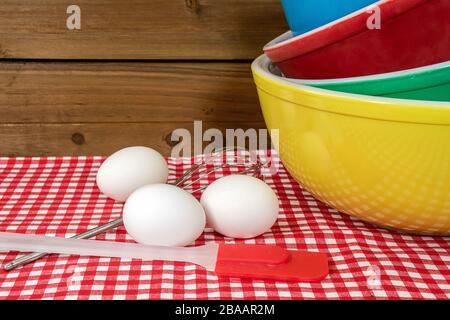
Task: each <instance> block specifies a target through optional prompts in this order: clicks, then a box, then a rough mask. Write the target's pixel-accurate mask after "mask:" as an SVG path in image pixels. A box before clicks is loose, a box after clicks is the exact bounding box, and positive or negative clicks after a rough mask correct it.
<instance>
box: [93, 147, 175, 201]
mask: <svg viewBox="0 0 450 320" xmlns="http://www.w3.org/2000/svg"><path fill="white" fill-rule="evenodd" d="M168 174H169V169H168V167H167V163H166V160H165V159H164V157H163V156H162V155H161V154H160V153H159V152H157V151H156V150H153V149H151V148H147V147H129V148H125V149H122V150H119V151H117V152H115V153H114V154H112V155H111V156H110V157H108V158H107V159H106V160H105V161H104V162H103V163H102V165H101V166H100V168H99V170H98V173H97V186H98V188H99V189H100V191H101V192H103V193H104V194H105V195H106V196H108V197H110V198H112V199H114V200H117V201H125V200H126V199H127V198H128V196H129V195H130V194H131V193H132V192H133V191H134V190H136V189H137V188H139V187H142V186H145V185H147V184H153V183H165V182H166V181H167V176H168Z"/></svg>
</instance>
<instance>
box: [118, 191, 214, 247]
mask: <svg viewBox="0 0 450 320" xmlns="http://www.w3.org/2000/svg"><path fill="white" fill-rule="evenodd" d="M123 223H124V225H125V229H126V230H127V232H128V234H129V235H130V236H131V237H132V238H133V239H134V240H136V241H137V242H139V243H142V244H146V245H163V246H185V245H188V244H190V243H192V242H193V241H194V240H195V239H197V238H198V237H199V236H200V235H201V234H202V232H203V230H204V229H205V223H206V217H205V211H204V210H203V207H202V206H201V204H200V203H199V202H198V200H197V199H196V198H195V197H194V196H192V195H191V194H190V193H188V192H186V191H184V190H183V189H180V188H178V187H176V186H173V185H168V184H153V185H147V186H144V187H141V188H139V189H137V190H136V191H134V192H133V193H132V194H131V195H130V196H129V197H128V199H127V201H126V202H125V205H124V208H123Z"/></svg>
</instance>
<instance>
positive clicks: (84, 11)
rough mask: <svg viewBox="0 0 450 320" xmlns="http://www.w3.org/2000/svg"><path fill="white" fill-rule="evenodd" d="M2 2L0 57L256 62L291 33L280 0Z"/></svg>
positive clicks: (30, 0)
mask: <svg viewBox="0 0 450 320" xmlns="http://www.w3.org/2000/svg"><path fill="white" fill-rule="evenodd" d="M75 3H76V4H77V5H78V6H80V8H81V30H68V29H67V27H66V19H67V17H68V14H67V13H66V9H67V7H68V6H69V5H70V4H72V2H70V1H69V2H68V1H66V0H2V3H1V4H0V58H2V57H3V58H19V59H24V58H26V59H30V58H32V59H164V60H167V59H189V60H192V59H253V58H254V57H256V56H257V55H258V54H260V52H261V50H262V47H263V45H264V44H265V43H267V42H268V41H270V40H271V39H273V38H274V37H276V36H277V35H279V34H281V33H283V32H284V31H286V30H287V29H288V27H287V25H286V23H285V21H284V16H283V12H282V8H281V4H280V0H127V1H124V0H77V1H76V2H75Z"/></svg>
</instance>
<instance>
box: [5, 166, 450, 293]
mask: <svg viewBox="0 0 450 320" xmlns="http://www.w3.org/2000/svg"><path fill="white" fill-rule="evenodd" d="M102 160H103V158H102V157H64V158H55V157H51V158H0V231H4V232H20V233H31V234H45V235H48V236H64V237H69V236H72V235H74V234H76V233H80V232H82V231H85V230H86V229H88V228H92V227H95V226H98V225H99V224H102V223H105V222H107V221H110V220H112V219H114V218H117V217H119V216H120V214H121V209H122V204H120V203H115V202H114V201H112V200H110V199H107V198H106V197H104V196H103V195H101V194H100V192H99V191H98V189H97V187H96V185H95V175H96V172H97V170H98V168H99V166H100V164H101V162H102ZM168 161H169V166H170V170H171V180H172V181H173V180H174V179H175V176H180V175H181V174H182V172H183V171H184V170H186V169H187V168H189V167H190V165H191V163H192V161H193V160H192V159H184V161H182V162H179V161H178V162H176V161H175V160H174V159H169V160H168ZM229 173H230V171H229V170H221V171H219V172H217V173H216V174H214V175H212V176H210V177H208V179H203V180H202V181H200V182H199V183H197V184H196V186H203V185H207V184H208V183H210V182H211V181H212V180H214V179H216V178H218V177H220V176H222V175H223V174H229ZM265 181H266V182H267V183H268V184H269V185H270V186H271V187H272V188H273V189H274V190H275V191H276V192H277V194H278V196H279V199H280V204H281V212H280V217H279V219H278V221H277V223H276V225H275V226H274V227H273V228H272V230H271V231H270V232H267V233H266V234H264V235H262V236H260V237H258V238H256V239H251V240H246V241H245V242H247V243H267V244H278V245H280V246H283V247H287V248H289V249H301V250H305V249H308V250H313V251H314V250H319V251H322V252H325V253H327V254H328V255H329V258H330V275H329V276H328V277H327V278H326V279H325V280H324V281H322V282H320V283H295V282H279V281H262V280H252V279H227V278H218V277H217V276H215V275H214V273H211V272H207V271H205V270H204V269H202V268H201V267H197V266H195V265H191V264H185V263H174V262H167V261H166V262H162V261H153V262H151V261H139V260H120V259H116V258H95V257H78V256H56V255H53V256H49V257H47V258H44V259H41V260H39V261H38V262H36V263H33V264H30V265H27V266H25V267H23V268H20V269H17V270H13V271H11V272H9V273H7V272H4V271H0V299H449V298H450V268H449V266H450V238H448V237H446V238H444V237H426V236H412V235H404V234H400V233H397V232H394V231H388V230H384V229H381V228H378V227H375V226H373V225H370V224H367V223H364V222H362V221H359V220H357V219H354V218H351V217H349V216H347V215H344V214H340V213H338V212H336V211H335V210H333V209H331V208H329V207H327V206H326V205H324V204H322V203H320V202H319V201H317V200H315V199H314V198H313V197H312V196H311V195H310V194H309V193H308V192H306V191H305V190H303V189H302V188H301V187H300V186H299V185H298V184H297V183H296V182H295V181H294V180H293V179H292V178H291V177H290V176H289V174H288V173H287V172H286V170H285V169H284V168H282V167H281V168H280V170H279V171H278V173H276V174H273V175H268V176H265ZM196 195H197V196H199V194H196ZM97 239H107V240H114V241H132V240H131V239H130V238H129V236H127V235H126V233H125V230H124V228H123V227H121V228H119V229H116V230H113V231H110V232H108V233H107V234H104V235H101V236H99V237H97ZM223 240H226V241H227V242H233V240H232V239H224V238H223V237H222V236H221V235H219V234H217V233H214V232H213V231H212V230H210V229H207V230H206V232H205V233H204V235H202V237H201V238H200V239H198V240H197V241H196V243H195V244H197V245H199V244H203V243H205V242H209V241H223ZM17 256H18V254H17V253H0V263H4V262H6V261H10V260H11V259H14V258H15V257H17Z"/></svg>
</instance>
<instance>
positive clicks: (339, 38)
mask: <svg viewBox="0 0 450 320" xmlns="http://www.w3.org/2000/svg"><path fill="white" fill-rule="evenodd" d="M375 6H376V7H377V8H378V9H374V7H375ZM369 8H372V9H373V10H380V11H379V12H380V13H381V25H380V26H381V29H369V28H368V20H370V21H373V20H371V19H372V18H373V14H374V11H373V10H368V9H367V8H365V9H362V10H360V11H357V12H355V13H353V14H351V15H348V16H346V17H344V18H342V19H339V20H336V21H335V22H332V23H330V24H327V25H325V26H323V27H320V28H318V29H315V30H312V31H310V32H308V33H305V34H303V35H300V36H297V37H293V36H292V33H291V32H287V33H285V34H283V35H281V36H280V37H278V38H276V39H275V40H273V41H272V42H270V43H269V44H267V45H266V46H265V47H264V52H265V53H266V54H267V56H269V58H270V59H271V60H272V61H273V62H275V63H276V65H277V66H278V68H279V69H280V70H281V71H282V72H283V73H284V75H286V76H287V77H289V78H300V79H335V78H347V77H357V76H365V75H371V74H378V73H387V72H394V71H400V70H404V69H411V68H417V67H422V66H425V65H430V64H435V63H440V62H444V61H448V60H450V0H382V1H379V2H376V3H375V4H374V5H372V6H369Z"/></svg>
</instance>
